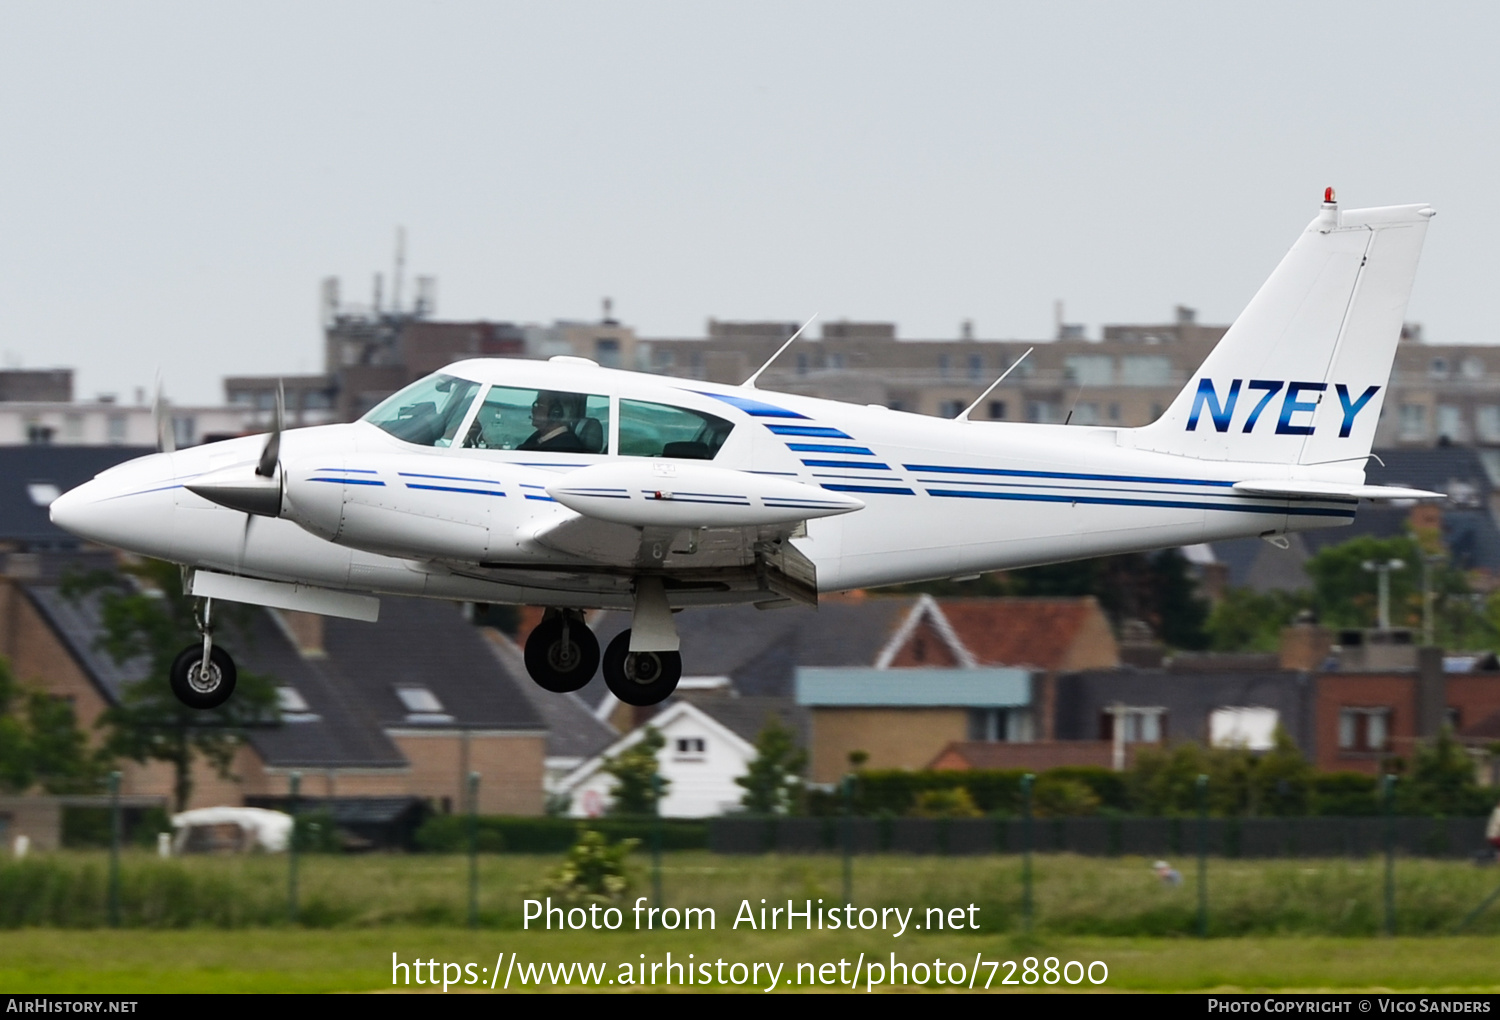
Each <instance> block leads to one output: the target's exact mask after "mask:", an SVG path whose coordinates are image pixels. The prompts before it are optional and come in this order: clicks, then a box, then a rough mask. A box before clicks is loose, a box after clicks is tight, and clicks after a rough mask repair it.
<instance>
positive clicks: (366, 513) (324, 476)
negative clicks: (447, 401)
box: [281, 457, 530, 562]
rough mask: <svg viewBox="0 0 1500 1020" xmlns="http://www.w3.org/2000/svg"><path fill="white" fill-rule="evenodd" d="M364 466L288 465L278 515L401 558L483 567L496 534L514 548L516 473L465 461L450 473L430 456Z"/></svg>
mask: <svg viewBox="0 0 1500 1020" xmlns="http://www.w3.org/2000/svg"><path fill="white" fill-rule="evenodd" d="M355 461H358V462H359V463H357V464H356V463H355ZM365 461H366V459H365V458H349V459H348V460H347V461H346V460H345V459H344V458H340V457H315V458H313V459H311V460H306V461H302V462H299V463H293V464H288V465H286V466H285V467H284V468H283V472H284V477H285V486H284V487H285V499H284V501H283V504H282V514H281V515H282V516H283V517H286V518H288V519H289V520H292V521H294V522H296V523H297V524H298V525H300V526H301V527H303V528H305V529H306V530H308V531H310V532H312V533H313V534H314V535H317V536H318V537H319V538H322V539H326V540H327V541H330V542H337V543H338V544H340V545H347V546H351V547H353V548H356V549H364V550H367V551H370V552H381V553H389V554H391V555H395V556H402V557H412V556H418V557H432V558H442V559H457V560H467V561H471V562H479V561H482V560H485V559H487V558H489V557H490V554H491V552H492V551H493V550H492V548H491V540H490V536H491V534H492V533H493V532H494V531H495V530H497V529H498V530H501V531H503V532H504V533H505V534H506V535H507V543H506V544H507V547H511V546H512V545H513V543H510V542H509V540H508V536H509V534H510V533H511V532H513V531H514V529H515V526H516V523H517V521H518V519H519V518H521V517H522V516H524V515H525V511H524V510H522V509H521V507H520V506H519V505H518V504H521V503H522V502H523V501H524V499H525V497H524V495H523V493H522V490H521V487H520V482H519V478H518V477H517V475H518V474H519V473H520V472H519V471H517V470H516V469H514V468H510V467H509V466H508V465H504V464H477V463H473V462H467V463H458V464H454V465H453V467H452V469H451V471H450V470H449V469H448V468H447V466H446V465H443V466H439V467H434V465H433V458H431V457H421V458H417V457H413V458H390V457H382V458H380V465H381V466H380V468H379V469H376V468H372V467H367V466H365ZM522 470H524V469H522ZM527 474H528V477H529V475H530V472H528V473H527Z"/></svg>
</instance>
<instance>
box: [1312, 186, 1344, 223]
mask: <svg viewBox="0 0 1500 1020" xmlns="http://www.w3.org/2000/svg"><path fill="white" fill-rule="evenodd" d="M1315 222H1316V224H1317V227H1318V232H1319V233H1322V234H1326V233H1328V232H1329V231H1330V230H1334V229H1337V227H1338V225H1339V206H1338V199H1337V198H1335V197H1334V194H1333V189H1332V188H1324V189H1323V208H1322V209H1320V210H1319V211H1318V218H1317V220H1316V221H1315Z"/></svg>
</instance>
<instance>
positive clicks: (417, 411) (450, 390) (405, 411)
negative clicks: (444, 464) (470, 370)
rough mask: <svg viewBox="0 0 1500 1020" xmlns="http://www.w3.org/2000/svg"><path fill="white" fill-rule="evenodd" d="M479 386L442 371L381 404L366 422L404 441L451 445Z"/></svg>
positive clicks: (429, 444)
mask: <svg viewBox="0 0 1500 1020" xmlns="http://www.w3.org/2000/svg"><path fill="white" fill-rule="evenodd" d="M478 391H479V384H478V383H477V382H471V381H470V380H468V379H459V378H458V377H456V376H451V375H444V374H442V373H441V372H439V373H438V374H436V375H429V376H428V377H427V378H425V379H418V380H417V381H416V382H414V383H412V384H411V385H410V386H408V387H406V388H405V389H403V390H398V391H397V392H396V393H394V394H393V395H391V396H389V397H387V398H386V399H385V400H383V401H381V402H380V403H379V404H377V405H376V406H375V408H374V409H373V410H371V411H370V412H369V413H368V414H366V415H365V417H364V420H365V421H367V422H369V423H370V424H371V425H374V426H376V427H377V428H380V429H383V430H384V431H386V432H389V433H390V434H391V435H393V436H395V437H396V438H397V439H400V440H401V441H403V442H407V443H415V444H416V445H417V446H451V445H452V444H453V437H454V435H455V434H456V433H457V432H458V428H459V426H460V425H461V424H463V420H464V417H465V416H466V415H467V414H468V413H469V405H470V404H472V403H473V402H474V395H475V394H476V393H477V392H478Z"/></svg>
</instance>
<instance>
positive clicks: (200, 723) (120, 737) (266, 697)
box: [64, 560, 278, 811]
mask: <svg viewBox="0 0 1500 1020" xmlns="http://www.w3.org/2000/svg"><path fill="white" fill-rule="evenodd" d="M64 593H65V594H67V595H69V596H70V597H72V598H74V599H75V600H81V599H83V598H86V597H97V598H98V600H99V611H100V619H101V622H102V624H103V633H102V634H101V635H100V636H99V639H98V644H99V647H100V648H101V649H102V650H103V651H104V652H106V653H107V654H108V655H109V656H110V658H112V659H114V661H115V662H116V663H118V664H120V665H122V666H123V665H125V664H126V663H130V662H140V661H144V662H146V663H148V664H149V668H148V672H147V675H146V677H145V678H143V679H141V680H138V681H136V682H135V683H132V684H129V685H127V686H126V687H125V688H124V689H123V690H122V692H121V695H120V701H119V703H118V704H116V705H113V706H111V707H110V708H109V709H108V710H107V711H106V712H105V713H104V716H103V717H102V719H101V720H100V722H101V724H102V725H103V726H105V727H106V728H107V731H108V737H107V738H106V742H105V747H106V748H107V750H108V751H109V752H110V753H111V754H114V755H117V756H119V757H123V758H129V759H131V760H133V761H138V762H146V761H162V762H166V763H168V764H170V765H171V766H172V770H173V783H172V793H173V801H174V803H175V804H176V809H177V810H178V811H181V810H183V809H184V808H185V807H186V806H187V802H188V799H189V797H191V796H192V791H193V777H192V766H193V759H194V757H195V756H198V757H201V758H203V759H204V760H205V761H206V762H207V763H208V764H209V765H211V766H212V767H213V768H214V769H215V770H216V771H217V772H218V773H219V775H221V776H225V777H228V776H229V767H230V763H231V762H232V761H233V760H234V755H235V752H236V751H238V750H239V748H240V745H241V744H243V743H244V740H245V733H246V730H247V729H248V728H250V727H259V726H273V725H276V723H277V718H278V713H277V709H276V687H275V682H274V681H273V680H272V679H271V678H270V677H266V676H261V675H259V674H256V673H251V672H248V671H246V670H240V671H239V679H238V683H237V684H236V687H235V692H234V696H233V697H232V698H230V699H229V700H228V701H227V702H225V703H224V704H223V705H221V706H219V707H218V708H216V709H212V710H209V711H201V710H197V709H192V708H188V707H187V706H186V705H183V704H182V703H181V702H179V701H178V700H177V698H176V697H175V696H174V695H173V694H172V691H171V688H170V686H169V685H168V683H167V675H168V672H169V670H170V669H171V665H172V660H173V659H175V658H176V657H177V655H178V653H179V652H181V651H182V649H183V648H185V647H187V646H188V645H190V644H192V643H194V642H196V641H201V640H202V636H201V635H200V634H199V632H198V627H197V622H196V616H195V604H194V599H193V598H192V596H190V595H187V594H186V593H184V592H183V590H182V573H181V571H180V570H179V569H178V568H177V567H176V566H175V565H173V564H170V563H163V562H161V561H159V560H143V561H141V562H140V563H138V564H135V565H132V566H130V567H127V568H124V569H123V570H121V571H119V572H108V571H101V572H95V573H92V574H89V575H86V576H83V577H75V578H69V579H68V580H67V581H66V582H65V584H64ZM214 609H215V617H216V619H215V629H216V633H217V635H218V636H219V637H223V636H224V635H225V634H226V633H229V634H238V635H240V636H243V635H244V633H245V630H246V624H247V622H248V618H247V616H246V614H245V611H243V609H242V608H240V607H234V606H233V605H232V604H231V605H229V606H226V605H225V604H224V603H222V602H221V603H218V604H217V605H216V606H215V607H214Z"/></svg>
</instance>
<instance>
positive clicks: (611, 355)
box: [594, 337, 620, 368]
mask: <svg viewBox="0 0 1500 1020" xmlns="http://www.w3.org/2000/svg"><path fill="white" fill-rule="evenodd" d="M594 360H595V361H597V362H599V364H600V365H601V366H603V367H604V368H619V367H620V341H618V340H616V339H614V338H613V337H600V338H599V339H597V340H595V341H594Z"/></svg>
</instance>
